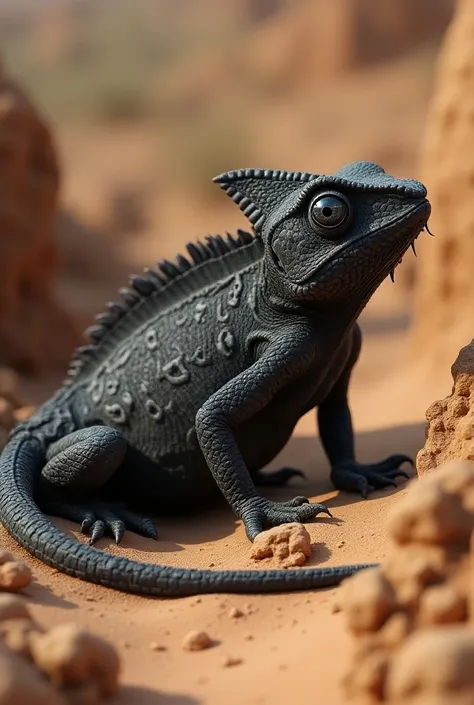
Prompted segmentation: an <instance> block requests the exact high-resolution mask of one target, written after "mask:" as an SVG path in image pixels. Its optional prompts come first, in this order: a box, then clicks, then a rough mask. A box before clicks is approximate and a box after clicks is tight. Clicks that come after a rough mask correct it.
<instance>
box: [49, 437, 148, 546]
mask: <svg viewBox="0 0 474 705" xmlns="http://www.w3.org/2000/svg"><path fill="white" fill-rule="evenodd" d="M126 450H127V444H126V441H125V439H124V438H123V436H122V434H121V433H120V432H119V431H117V430H116V429H113V428H109V427H107V426H91V427H89V428H84V429H80V430H78V431H75V432H74V433H70V434H69V435H67V436H64V437H63V438H60V439H59V440H57V441H55V442H54V443H52V444H51V445H50V446H49V447H48V448H47V450H46V460H47V463H46V465H45V466H44V468H43V470H42V471H41V477H40V481H39V485H38V490H37V501H38V505H39V506H40V508H41V510H42V511H44V512H45V513H46V514H50V515H52V516H58V517H62V518H63V519H69V520H71V521H76V522H78V523H79V524H81V529H82V532H83V533H86V532H89V534H90V543H96V541H98V540H99V539H100V538H102V536H104V534H105V533H109V534H111V535H112V536H114V538H115V540H116V542H117V543H118V542H119V541H120V540H121V538H122V536H123V534H124V533H125V529H126V528H129V529H131V530H132V531H135V532H136V533H139V534H141V535H143V536H148V537H151V538H156V529H155V526H154V523H153V522H152V521H151V520H150V519H146V518H144V517H139V516H137V515H135V514H132V513H131V512H129V511H128V510H127V509H126V508H125V507H122V506H119V505H117V504H113V505H112V504H109V503H106V502H102V501H100V500H99V499H98V498H97V496H94V495H97V493H99V492H100V490H101V488H102V487H103V486H104V485H105V484H106V482H107V481H108V480H110V478H111V477H112V476H113V474H114V473H115V472H116V470H118V468H119V466H120V465H121V463H122V462H123V459H124V457H125V453H126Z"/></svg>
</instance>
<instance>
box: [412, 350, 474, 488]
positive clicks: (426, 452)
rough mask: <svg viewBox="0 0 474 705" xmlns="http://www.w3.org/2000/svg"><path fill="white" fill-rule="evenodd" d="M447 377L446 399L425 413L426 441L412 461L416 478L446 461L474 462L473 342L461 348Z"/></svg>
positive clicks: (435, 403)
mask: <svg viewBox="0 0 474 705" xmlns="http://www.w3.org/2000/svg"><path fill="white" fill-rule="evenodd" d="M451 374H452V376H453V382H454V384H453V388H452V392H451V394H450V396H449V397H446V398H445V399H442V400H441V401H435V402H434V403H433V404H431V406H430V407H429V409H428V410H427V412H426V418H427V421H428V425H427V429H426V441H425V445H424V447H423V448H422V450H420V451H419V453H418V455H417V459H416V468H417V471H418V474H419V475H422V474H423V473H426V472H428V471H430V470H433V468H435V467H437V466H438V465H441V464H442V463H444V462H446V461H448V460H453V459H456V458H458V459H461V460H474V341H473V342H471V343H469V345H466V346H465V347H464V348H462V349H461V351H460V353H459V355H458V357H457V359H456V361H455V363H454V364H453V365H452V367H451Z"/></svg>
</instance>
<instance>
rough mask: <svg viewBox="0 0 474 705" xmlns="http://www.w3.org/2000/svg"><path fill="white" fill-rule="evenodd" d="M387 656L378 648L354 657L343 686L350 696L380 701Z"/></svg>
mask: <svg viewBox="0 0 474 705" xmlns="http://www.w3.org/2000/svg"><path fill="white" fill-rule="evenodd" d="M388 663H389V656H388V654H387V653H386V652H384V651H382V650H379V651H373V652H371V653H369V654H366V655H364V658H361V659H360V660H358V659H357V658H356V659H355V663H354V666H353V667H352V668H351V670H350V671H349V672H348V674H347V676H346V677H345V679H344V687H345V690H346V693H347V695H348V696H349V697H350V698H361V699H362V698H363V699H364V700H365V699H366V698H370V699H371V700H372V701H373V700H375V701H377V702H378V701H380V700H382V697H383V692H384V685H385V679H386V677H387V669H388Z"/></svg>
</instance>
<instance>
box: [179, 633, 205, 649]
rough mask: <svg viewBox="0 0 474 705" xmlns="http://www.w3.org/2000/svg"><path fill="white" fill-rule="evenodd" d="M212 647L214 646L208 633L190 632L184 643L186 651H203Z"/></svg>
mask: <svg viewBox="0 0 474 705" xmlns="http://www.w3.org/2000/svg"><path fill="white" fill-rule="evenodd" d="M210 646H212V639H211V637H210V636H209V634H207V632H199V631H192V632H188V634H186V636H185V637H184V639H183V642H182V647H183V649H184V650H185V651H202V650H203V649H208V648H209V647H210Z"/></svg>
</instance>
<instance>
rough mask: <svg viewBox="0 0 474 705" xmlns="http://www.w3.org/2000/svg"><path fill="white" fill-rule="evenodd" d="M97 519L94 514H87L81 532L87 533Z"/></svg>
mask: <svg viewBox="0 0 474 705" xmlns="http://www.w3.org/2000/svg"><path fill="white" fill-rule="evenodd" d="M94 521H95V517H94V515H93V514H86V516H85V517H84V519H83V520H82V524H81V533H83V534H87V533H88V532H89V529H90V528H91V526H92V524H93V523H94Z"/></svg>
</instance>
